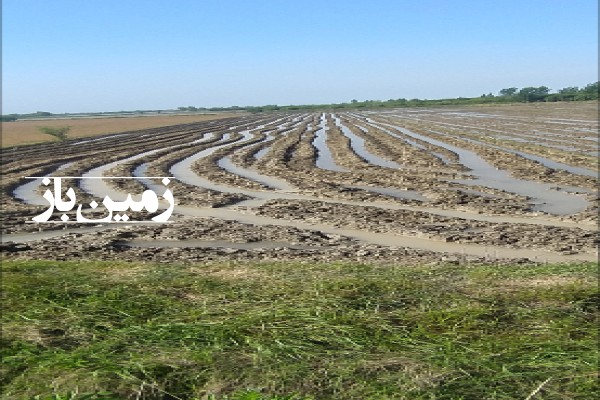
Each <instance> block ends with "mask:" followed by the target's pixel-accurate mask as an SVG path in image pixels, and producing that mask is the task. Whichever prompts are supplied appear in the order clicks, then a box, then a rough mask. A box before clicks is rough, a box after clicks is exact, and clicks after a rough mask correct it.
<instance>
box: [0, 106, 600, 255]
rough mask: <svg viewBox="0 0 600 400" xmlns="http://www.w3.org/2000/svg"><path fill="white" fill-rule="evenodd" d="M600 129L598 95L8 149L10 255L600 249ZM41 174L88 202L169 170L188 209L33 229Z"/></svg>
mask: <svg viewBox="0 0 600 400" xmlns="http://www.w3.org/2000/svg"><path fill="white" fill-rule="evenodd" d="M597 130H598V120H597V104H596V103H577V104H572V103H547V104H523V105H514V104H513V105H510V106H493V107H483V106H481V107H469V108H459V107H452V108H450V107H448V108H436V109H425V108H419V109H397V110H384V111H372V110H370V111H364V112H358V111H352V112H347V111H344V112H337V111H326V112H315V113H295V114H292V113H289V114H288V113H272V114H256V115H246V116H242V117H236V118H228V119H221V120H214V121H203V122H197V123H190V124H182V125H177V126H170V127H164V128H154V129H144V130H139V131H131V132H126V133H120V134H118V135H110V136H106V137H98V138H95V139H72V140H67V141H65V142H61V143H58V142H57V143H45V144H38V145H30V146H21V147H15V148H10V149H3V150H2V153H3V154H2V155H3V157H2V171H3V180H2V189H3V192H4V196H3V200H2V201H3V210H4V224H3V232H2V233H3V236H2V242H3V245H2V248H3V254H4V255H5V256H6V257H11V258H40V257H43V258H55V259H71V258H78V257H80V256H81V255H82V254H85V255H86V256H87V257H90V258H98V259H131V260H148V261H152V260H153V261H163V260H164V261H166V260H171V261H175V260H177V261H181V262H185V261H203V260H242V259H257V260H277V259H281V260H305V261H315V260H320V261H326V260H345V261H361V262H365V261H379V262H395V263H401V264H411V263H413V262H415V261H417V262H437V261H446V262H447V261H452V262H456V263H477V262H490V261H494V262H498V263H503V262H515V261H522V262H546V261H558V262H567V261H578V260H595V259H596V257H597V252H596V242H597V239H596V227H597V192H596V187H597V184H598V171H597V164H598V157H597V155H598V139H597V136H596V133H597ZM30 176H50V177H58V176H60V177H65V178H64V179H62V192H61V193H62V198H65V193H66V191H67V189H68V188H72V189H73V193H75V194H76V197H77V203H78V204H82V205H85V207H86V208H88V206H87V205H88V204H91V203H92V202H93V201H95V202H97V203H100V202H101V201H102V199H103V198H104V197H105V196H110V198H111V199H112V200H114V201H124V200H125V198H126V197H127V195H128V194H131V195H132V197H134V198H139V196H140V195H141V194H142V192H144V190H147V189H150V190H154V191H155V192H156V193H158V194H162V193H163V192H164V191H165V188H166V187H167V186H166V184H164V183H161V180H160V179H159V178H157V177H170V183H168V188H169V189H170V190H171V191H172V192H173V195H174V198H175V207H174V210H173V215H172V216H171V220H170V223H168V224H152V223H147V224H146V223H133V221H130V222H125V221H122V222H118V223H98V224H93V225H82V224H79V223H76V222H70V221H75V220H76V218H75V209H73V210H72V211H61V212H59V211H55V212H54V215H53V217H52V219H51V220H52V221H53V223H48V224H35V223H31V222H32V221H31V218H32V217H34V216H36V215H39V214H41V213H42V212H44V211H45V210H46V209H47V208H48V202H47V201H46V200H45V199H44V197H42V194H43V192H44V190H45V188H43V187H42V186H43V185H42V183H41V178H39V179H37V180H31V179H27V178H26V177H30ZM81 177H83V178H84V179H82V178H81ZM102 177H106V178H105V179H102ZM115 177H122V178H121V179H116V178H115ZM126 177H130V178H136V179H124V178H126ZM92 178H93V179H92ZM167 206H168V205H167V204H166V202H165V201H162V200H161V202H160V204H159V208H160V209H161V210H163V209H164V208H165V207H167ZM92 208H95V207H92ZM90 213H91V214H89V215H95V216H97V218H98V219H101V218H103V214H102V207H98V209H95V210H92V211H90ZM63 214H64V215H66V217H64V215H63ZM63 217H64V218H67V219H68V221H69V222H64V221H61V218H63Z"/></svg>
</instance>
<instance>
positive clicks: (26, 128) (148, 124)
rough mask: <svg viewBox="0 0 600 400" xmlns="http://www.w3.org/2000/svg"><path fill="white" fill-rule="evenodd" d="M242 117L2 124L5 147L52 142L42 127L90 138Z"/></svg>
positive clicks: (83, 119)
mask: <svg viewBox="0 0 600 400" xmlns="http://www.w3.org/2000/svg"><path fill="white" fill-rule="evenodd" d="M239 115H241V113H216V114H208V115H168V116H167V115H161V116H152V117H142V116H140V117H114V118H111V117H109V118H72V119H48V120H35V121H32V120H28V121H27V120H26V121H15V122H2V147H10V146H17V145H23V144H31V143H40V142H52V141H55V140H57V139H56V138H55V137H54V136H51V135H47V134H44V133H41V132H40V130H39V128H40V127H63V126H69V127H71V129H70V131H69V133H68V137H71V138H78V137H88V136H97V135H103V134H108V133H117V132H125V131H131V130H137V129H148V128H159V127H163V126H169V125H178V124H186V123H192V122H200V121H209V120H213V119H221V118H227V117H234V116H239Z"/></svg>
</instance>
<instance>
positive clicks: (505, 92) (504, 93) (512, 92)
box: [498, 87, 519, 96]
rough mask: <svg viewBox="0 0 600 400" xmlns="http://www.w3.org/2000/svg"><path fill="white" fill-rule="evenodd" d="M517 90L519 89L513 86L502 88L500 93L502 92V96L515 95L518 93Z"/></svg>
mask: <svg viewBox="0 0 600 400" xmlns="http://www.w3.org/2000/svg"><path fill="white" fill-rule="evenodd" d="M517 90H519V89H518V88H516V87H511V88H506V89H502V90H500V91H499V92H498V93H499V94H500V96H514V95H515V94H516V93H517Z"/></svg>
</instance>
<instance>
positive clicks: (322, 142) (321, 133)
mask: <svg viewBox="0 0 600 400" xmlns="http://www.w3.org/2000/svg"><path fill="white" fill-rule="evenodd" d="M326 125H327V123H326V121H325V114H322V115H321V123H320V124H319V127H320V128H319V130H317V132H316V133H315V139H314V140H313V142H312V143H313V146H315V148H316V149H317V160H316V161H315V165H316V166H317V168H321V169H326V170H329V171H335V172H348V170H347V169H345V168H342V167H340V166H339V165H337V164H336V163H335V161H334V160H333V156H332V155H331V151H330V150H329V147H328V146H327V131H328V130H329V128H328V127H327V126H326Z"/></svg>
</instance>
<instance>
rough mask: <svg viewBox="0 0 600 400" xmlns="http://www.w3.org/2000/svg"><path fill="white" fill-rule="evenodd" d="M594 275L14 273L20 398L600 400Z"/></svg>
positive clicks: (13, 336)
mask: <svg viewBox="0 0 600 400" xmlns="http://www.w3.org/2000/svg"><path fill="white" fill-rule="evenodd" d="M597 301H598V287H597V265H596V264H577V265H545V266H514V267H507V266H502V267H498V266H489V267H482V266H471V267H465V266H423V267H414V268H406V267H402V268H401V267H398V268H390V267H379V266H366V265H354V264H352V265H351V264H321V265H308V264H294V263H287V264H286V263H275V264H274V263H270V264H267V263H264V264H243V263H238V264H201V265H194V266H189V265H177V264H172V265H156V264H142V263H114V262H81V263H76V262H55V261H21V262H19V261H5V262H4V263H3V317H2V318H3V319H2V327H3V335H2V358H3V364H2V377H1V385H2V393H3V398H7V399H9V398H10V399H13V398H14V399H55V400H58V399H124V398H131V399H136V398H139V399H229V400H232V399H235V400H260V399H263V400H266V399H271V400H283V399H288V400H291V399H295V400H301V399H319V400H320V399H428V400H431V399H478V400H480V399H526V398H527V397H528V396H529V395H531V394H532V393H534V391H535V390H536V389H537V388H538V387H539V386H540V385H542V384H543V385H542V387H541V388H540V389H539V392H538V393H537V394H535V395H534V396H533V397H532V399H546V400H547V399H591V398H595V394H597V392H598V383H597V374H596V373H597V361H598V358H597V357H598V347H597V339H598V338H597V331H596V326H595V325H596V322H597V320H596V312H597Z"/></svg>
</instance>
